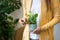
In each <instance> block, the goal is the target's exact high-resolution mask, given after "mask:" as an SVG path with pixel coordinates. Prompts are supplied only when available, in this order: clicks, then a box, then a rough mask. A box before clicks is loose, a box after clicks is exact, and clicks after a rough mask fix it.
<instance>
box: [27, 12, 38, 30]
mask: <svg viewBox="0 0 60 40" xmlns="http://www.w3.org/2000/svg"><path fill="white" fill-rule="evenodd" d="M37 17H38V14H37V13H35V14H34V13H32V12H30V13H29V14H28V24H29V26H30V30H34V29H35V28H36V27H37Z"/></svg>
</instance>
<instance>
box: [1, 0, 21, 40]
mask: <svg viewBox="0 0 60 40" xmlns="http://www.w3.org/2000/svg"><path fill="white" fill-rule="evenodd" d="M21 6H22V5H21V1H20V0H0V40H12V37H13V35H14V32H15V30H14V27H15V25H16V23H17V22H18V20H19V19H13V17H11V16H9V14H10V13H11V12H13V11H15V10H16V9H19V8H20V7H21Z"/></svg>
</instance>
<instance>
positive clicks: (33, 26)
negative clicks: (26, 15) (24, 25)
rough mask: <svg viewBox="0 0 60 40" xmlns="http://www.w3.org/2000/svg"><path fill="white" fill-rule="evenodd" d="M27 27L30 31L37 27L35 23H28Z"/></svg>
mask: <svg viewBox="0 0 60 40" xmlns="http://www.w3.org/2000/svg"><path fill="white" fill-rule="evenodd" d="M29 27H30V31H33V30H35V29H36V28H37V24H30V25H29Z"/></svg>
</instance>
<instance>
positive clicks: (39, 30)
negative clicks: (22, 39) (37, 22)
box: [33, 25, 49, 34]
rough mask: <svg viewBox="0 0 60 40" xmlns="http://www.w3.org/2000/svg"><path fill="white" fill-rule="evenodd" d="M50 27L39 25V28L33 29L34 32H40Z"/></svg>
mask: <svg viewBox="0 0 60 40" xmlns="http://www.w3.org/2000/svg"><path fill="white" fill-rule="evenodd" d="M48 28H49V26H47V25H43V26H42V27H37V28H36V29H35V30H34V31H33V33H35V34H39V33H40V32H43V31H45V30H47V29H48Z"/></svg>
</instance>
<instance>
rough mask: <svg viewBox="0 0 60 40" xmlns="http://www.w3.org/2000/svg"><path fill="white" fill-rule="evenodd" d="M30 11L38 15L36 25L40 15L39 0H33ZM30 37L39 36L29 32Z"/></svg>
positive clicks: (35, 37) (36, 37)
mask: <svg viewBox="0 0 60 40" xmlns="http://www.w3.org/2000/svg"><path fill="white" fill-rule="evenodd" d="M31 11H32V12H34V13H38V17H37V26H38V25H39V21H40V19H41V18H40V16H41V0H33V3H32V8H31ZM30 38H31V39H38V38H39V36H38V35H37V34H34V33H32V32H30Z"/></svg>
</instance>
